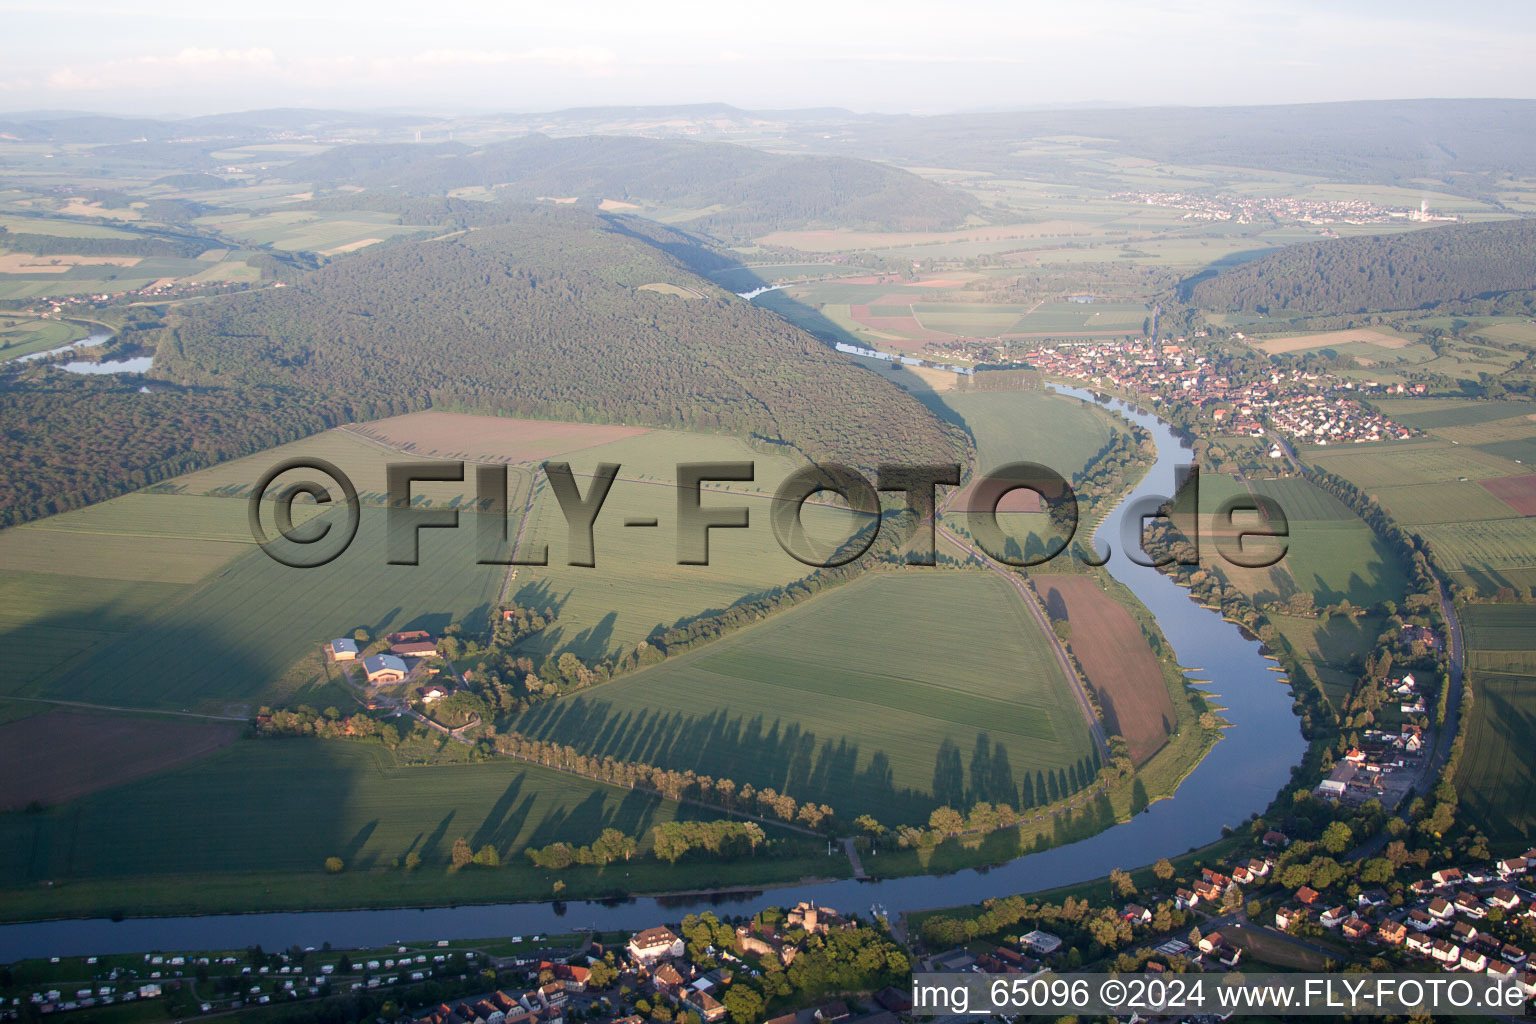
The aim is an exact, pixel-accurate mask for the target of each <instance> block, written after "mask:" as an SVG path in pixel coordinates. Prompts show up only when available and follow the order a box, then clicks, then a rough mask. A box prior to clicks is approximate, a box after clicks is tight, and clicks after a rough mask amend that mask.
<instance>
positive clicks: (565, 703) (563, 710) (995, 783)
mask: <svg viewBox="0 0 1536 1024" xmlns="http://www.w3.org/2000/svg"><path fill="white" fill-rule="evenodd" d="M511 727H512V728H513V729H515V730H517V731H518V732H520V733H522V734H523V735H525V736H528V737H530V738H532V739H536V740H543V741H552V742H556V743H562V744H566V745H569V746H571V747H573V748H575V749H576V750H578V751H580V752H581V753H583V754H586V755H588V756H593V757H609V758H613V759H614V760H616V761H629V762H638V763H643V764H650V765H656V766H658V767H661V768H666V769H669V770H672V771H678V772H685V771H693V772H696V773H698V774H700V775H709V776H712V777H713V778H715V779H722V778H729V779H731V780H732V781H733V782H735V783H736V785H737V787H738V790H739V788H740V787H742V786H744V785H748V784H750V785H751V786H752V787H753V788H754V789H756V790H758V791H759V792H761V791H763V790H766V789H774V790H776V791H778V792H780V793H783V794H787V795H788V796H790V797H792V798H794V799H795V800H796V801H797V802H799V803H807V802H814V803H819V804H827V805H829V806H831V807H832V808H833V809H834V810H836V811H837V812H838V814H839V815H841V816H842V817H844V818H849V819H851V818H853V817H855V816H857V815H859V814H862V813H866V812H867V813H872V814H874V815H875V817H876V818H878V819H880V820H881V821H882V822H884V823H885V824H887V825H896V824H906V823H912V824H920V823H926V822H927V820H928V815H929V813H930V812H931V811H932V810H933V809H934V808H936V807H939V806H941V805H948V806H951V807H955V808H957V809H965V808H968V807H970V806H971V805H973V804H975V803H977V802H978V801H986V802H989V803H1000V804H1007V805H1009V806H1010V807H1014V808H1019V807H1020V806H1021V803H1024V804H1025V805H1032V804H1033V803H1035V802H1036V801H1035V800H1034V799H1032V797H1033V793H1034V788H1033V786H1031V787H1030V788H1029V793H1030V795H1031V799H1028V800H1027V801H1026V798H1025V796H1024V794H1023V792H1022V791H1021V789H1020V786H1019V782H1018V780H1017V779H1016V776H1015V773H1014V768H1013V764H1012V761H1011V758H1010V753H1009V750H1008V748H1007V747H1006V745H1005V744H1003V743H1002V742H1001V741H994V740H992V739H991V738H990V737H988V736H987V735H986V734H985V733H981V734H979V735H977V737H976V741H975V745H974V749H973V751H972V753H971V756H970V767H969V771H967V767H966V757H965V754H964V751H963V750H962V749H961V747H960V746H959V745H958V744H956V743H955V742H954V740H952V739H948V738H946V739H945V740H944V741H943V742H942V743H941V744H940V747H939V750H938V752H937V754H936V756H935V761H934V768H933V776H932V778H933V789H932V790H931V791H930V792H922V791H920V790H917V789H913V788H908V787H898V786H897V785H896V782H895V771H894V769H893V766H892V763H891V758H890V755H889V753H888V752H886V751H881V750H876V751H874V752H872V753H870V754H869V755H868V757H867V761H868V763H867V764H866V765H865V766H864V767H863V768H862V769H861V768H860V767H859V764H860V762H861V761H862V760H865V756H864V751H863V749H862V748H861V747H860V745H859V744H858V743H855V742H852V741H851V740H849V739H848V738H847V737H841V738H838V739H835V740H834V739H826V740H822V739H820V738H819V737H817V735H816V734H815V733H813V732H810V731H808V730H806V729H804V728H802V727H801V725H800V724H799V723H798V722H793V721H790V722H785V721H783V720H780V719H774V720H773V721H771V722H770V721H767V720H766V719H765V718H764V717H763V716H761V715H757V716H754V717H752V718H744V717H742V716H731V715H729V714H728V713H727V712H725V711H724V710H716V711H711V712H709V713H707V714H699V715H690V714H687V713H684V712H677V711H668V710H662V709H658V710H633V709H630V710H617V709H615V708H613V706H612V705H611V704H609V703H608V702H606V701H602V700H594V699H592V698H590V697H585V696H578V697H570V698H565V699H562V700H558V701H550V702H547V703H544V704H540V705H537V706H536V707H534V708H533V709H531V710H529V711H527V712H525V713H524V714H523V715H521V716H520V717H518V718H517V719H516V720H515V721H514V722H513V723H512V726H511ZM1053 777H1054V776H1053ZM1080 777H1081V775H1080ZM594 834H595V833H594Z"/></svg>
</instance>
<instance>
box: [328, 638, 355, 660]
mask: <svg viewBox="0 0 1536 1024" xmlns="http://www.w3.org/2000/svg"><path fill="white" fill-rule="evenodd" d="M356 659H357V641H355V640H348V639H346V638H344V637H337V638H336V639H335V640H332V641H331V660H333V661H355V660H356Z"/></svg>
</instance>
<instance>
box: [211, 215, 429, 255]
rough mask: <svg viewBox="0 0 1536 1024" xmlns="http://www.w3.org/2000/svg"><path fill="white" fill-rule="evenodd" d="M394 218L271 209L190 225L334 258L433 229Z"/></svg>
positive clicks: (241, 239) (242, 240)
mask: <svg viewBox="0 0 1536 1024" xmlns="http://www.w3.org/2000/svg"><path fill="white" fill-rule="evenodd" d="M399 220H400V218H398V217H396V216H394V215H393V214H387V213H373V212H370V211H367V210H351V211H348V212H346V213H318V212H315V211H312V210H277V211H273V212H265V213H244V212H239V211H220V212H218V213H214V214H209V215H208V216H206V217H201V218H199V219H198V220H197V221H195V222H194V223H195V224H196V225H197V226H198V227H200V228H203V229H205V230H211V231H215V232H217V233H218V234H219V235H221V236H222V237H225V238H229V239H232V240H234V241H236V242H238V243H241V244H243V245H250V246H269V247H271V248H273V249H283V250H287V251H290V252H316V253H320V254H321V255H323V256H340V255H343V254H345V253H348V252H356V251H357V250H358V249H363V248H367V247H368V246H370V245H378V244H380V243H383V242H386V241H388V240H389V239H391V238H395V237H398V236H401V235H414V234H419V233H421V232H423V231H431V230H434V229H432V228H430V227H427V226H425V225H411V224H401V223H399ZM438 230H441V229H438Z"/></svg>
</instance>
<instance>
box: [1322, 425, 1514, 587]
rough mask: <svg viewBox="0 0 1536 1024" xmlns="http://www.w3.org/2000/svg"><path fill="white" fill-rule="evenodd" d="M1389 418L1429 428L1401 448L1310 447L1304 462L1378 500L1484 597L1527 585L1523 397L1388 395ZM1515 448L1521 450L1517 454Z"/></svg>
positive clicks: (1464, 581) (1447, 569) (1459, 579)
mask: <svg viewBox="0 0 1536 1024" xmlns="http://www.w3.org/2000/svg"><path fill="white" fill-rule="evenodd" d="M1381 405H1382V408H1383V410H1384V411H1385V412H1386V413H1387V414H1388V415H1389V416H1392V417H1394V418H1396V419H1399V420H1400V421H1402V422H1404V423H1406V424H1409V425H1411V426H1415V427H1418V428H1420V429H1423V430H1427V431H1429V432H1430V434H1431V437H1430V438H1428V439H1426V440H1422V441H1419V440H1416V441H1413V442H1410V443H1408V444H1403V445H1392V446H1384V445H1359V446H1350V447H1348V448H1338V449H1334V450H1331V451H1330V450H1328V449H1317V450H1314V451H1310V452H1308V453H1307V459H1308V460H1309V461H1311V462H1314V463H1316V464H1317V465H1319V466H1321V467H1322V468H1324V469H1326V470H1328V471H1330V472H1333V473H1337V474H1338V475H1339V476H1342V477H1344V478H1345V479H1347V480H1349V481H1350V482H1352V483H1354V484H1355V485H1356V486H1358V487H1361V488H1363V489H1364V490H1365V491H1366V492H1367V493H1369V494H1371V495H1372V496H1374V497H1375V498H1376V499H1377V500H1379V501H1380V502H1381V503H1382V505H1383V506H1385V507H1386V509H1387V510H1388V511H1389V512H1390V513H1391V514H1392V516H1393V517H1394V518H1395V519H1396V520H1397V521H1398V522H1400V523H1401V524H1403V526H1404V527H1406V528H1408V529H1410V530H1413V531H1414V532H1416V533H1418V534H1419V535H1420V536H1422V537H1423V538H1424V540H1426V541H1427V542H1429V544H1430V545H1431V546H1432V548H1433V550H1434V553H1435V557H1436V559H1437V561H1438V562H1439V563H1440V564H1441V565H1442V566H1444V568H1445V569H1446V571H1447V572H1449V573H1450V574H1451V576H1452V578H1453V579H1455V580H1456V581H1457V582H1459V583H1461V584H1462V585H1465V586H1469V587H1472V588H1474V589H1475V590H1476V592H1477V593H1479V594H1482V595H1484V596H1492V595H1494V594H1495V593H1497V592H1498V590H1499V589H1500V588H1502V587H1514V588H1517V589H1518V588H1521V587H1528V586H1531V585H1533V584H1536V516H1533V515H1532V513H1536V486H1533V483H1536V480H1533V476H1536V475H1533V474H1532V473H1531V467H1530V466H1529V465H1528V464H1526V463H1524V462H1522V461H1517V460H1519V459H1521V458H1523V457H1524V455H1525V454H1536V420H1530V419H1528V417H1529V416H1530V415H1532V414H1531V412H1530V410H1531V409H1533V408H1536V406H1533V405H1531V404H1530V403H1527V402H1513V401H1472V400H1468V399H1412V400H1408V399H1401V400H1399V399H1394V400H1390V401H1384V402H1382V403H1381ZM1525 448H1530V449H1531V452H1529V453H1526V452H1525V451H1524V449H1525Z"/></svg>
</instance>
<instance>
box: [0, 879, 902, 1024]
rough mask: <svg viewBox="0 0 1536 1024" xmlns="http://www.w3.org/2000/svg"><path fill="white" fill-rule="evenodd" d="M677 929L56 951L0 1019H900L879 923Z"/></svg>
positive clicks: (676, 1023) (784, 918)
mask: <svg viewBox="0 0 1536 1024" xmlns="http://www.w3.org/2000/svg"><path fill="white" fill-rule="evenodd" d="M675 929H676V930H674V926H668V925H662V924H658V925H655V926H652V927H649V928H645V929H642V930H641V931H638V932H635V933H633V934H631V935H629V936H628V938H627V939H625V938H624V937H623V935H622V934H620V935H618V936H612V937H610V935H604V934H603V933H599V932H594V931H585V932H576V933H573V934H570V935H565V936H548V935H532V936H529V937H527V938H525V937H524V936H521V935H518V936H511V937H509V938H503V939H489V940H484V941H483V942H474V941H471V942H462V941H459V942H453V943H450V942H449V941H448V940H437V941H436V942H435V943H425V944H412V945H398V946H391V947H388V948H386V949H377V950H340V949H332V948H331V947H330V946H329V945H327V946H325V947H323V948H319V949H317V948H314V947H308V948H305V949H302V950H301V949H298V948H296V947H295V948H291V949H289V950H286V951H283V952H274V953H265V952H263V951H262V950H261V949H260V947H252V948H251V949H250V950H247V951H243V952H241V953H238V954H230V953H204V954H199V953H195V952H181V953H168V952H162V953H154V954H148V953H146V954H143V956H142V961H141V960H140V958H139V957H138V956H137V955H134V956H90V957H71V958H63V957H52V958H49V959H48V960H46V961H41V960H40V961H27V962H24V963H22V964H17V965H14V966H13V967H12V968H11V969H10V971H9V972H8V973H6V974H5V975H4V979H3V980H0V1020H17V1019H20V1018H21V1017H22V1016H24V1015H25V1016H27V1017H28V1018H31V1017H34V1016H45V1015H55V1014H66V1013H71V1012H72V1011H81V1010H91V1009H98V1010H99V1009H100V1008H103V1007H109V1006H114V1005H118V1004H122V1003H144V1002H151V1001H160V1002H162V1003H164V1004H165V1005H166V1007H167V1008H168V1009H169V1008H174V1010H175V1011H176V1012H177V1013H178V1014H188V1015H194V1016H195V1015H198V1014H214V1013H227V1012H229V1011H233V1010H240V1009H247V1008H252V1007H263V1006H269V1005H273V1004H279V1005H291V1006H293V1012H301V1008H302V1006H303V1004H304V1003H305V1001H311V1002H312V1004H313V1005H314V1006H315V1007H316V1009H317V1011H318V1008H319V1007H320V1006H321V1005H322V1003H323V1001H326V1000H335V999H337V998H350V999H353V1000H368V1001H374V1002H369V1003H368V1004H367V1005H372V1006H376V1010H375V1011H374V1012H370V1013H367V1014H366V1018H367V1019H373V1018H374V1017H377V1019H379V1020H384V1021H393V1022H398V1024H566V1022H567V1021H589V1022H598V1024H644V1022H646V1021H656V1022H662V1024H715V1022H718V1021H722V1020H725V1019H727V1018H728V1017H729V1018H730V1019H731V1020H735V1021H751V1022H754V1024H755V1022H758V1021H766V1022H767V1024H833V1022H847V1024H896V1022H897V1021H898V1019H899V1018H898V1016H897V1015H898V1014H900V1013H904V1012H905V1011H907V1010H909V1009H910V1008H911V1003H910V1001H909V1000H908V998H907V996H906V993H905V991H904V985H905V980H906V977H907V974H908V970H909V963H908V960H907V958H906V956H905V954H904V953H903V952H902V951H901V950H900V949H899V948H898V946H897V945H895V944H894V943H893V942H892V941H891V940H890V938H889V934H888V932H887V931H886V930H885V929H884V928H883V927H882V926H880V925H878V924H877V925H873V926H872V925H870V924H867V923H863V922H860V921H859V920H857V919H855V918H853V917H849V916H844V915H842V914H840V913H838V912H837V911H835V910H832V909H830V908H827V907H821V906H818V905H816V904H814V903H810V902H801V903H799V904H798V905H796V906H794V907H792V908H789V909H787V910H781V909H779V908H770V909H768V910H765V911H763V912H761V913H759V914H757V915H755V916H754V917H752V918H750V919H744V920H741V921H740V922H739V923H731V922H728V921H722V920H720V919H719V918H717V917H716V916H715V915H713V914H710V913H705V914H701V915H688V916H687V917H685V918H683V920H682V922H681V924H680V925H677V926H675ZM797 964H798V965H799V966H798V967H797V966H796V965H797ZM65 979H68V980H67V981H66V980H65ZM448 993H451V994H448ZM770 1000H771V1001H772V1004H773V1005H774V1006H778V1007H782V1008H781V1009H776V1010H773V1011H772V1012H770V1011H769V1010H768V1009H767V1007H768V1006H769V1002H770ZM355 1005H358V1006H362V1005H364V1004H363V1003H362V1002H358V1003H356V1004H355ZM413 1007H414V1009H412V1008H413ZM81 1019H84V1017H82V1018H81ZM290 1019H293V1020H304V1019H306V1018H304V1017H303V1016H302V1015H300V1016H296V1017H292V1018H290Z"/></svg>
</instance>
